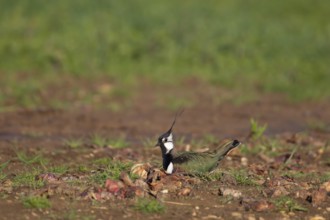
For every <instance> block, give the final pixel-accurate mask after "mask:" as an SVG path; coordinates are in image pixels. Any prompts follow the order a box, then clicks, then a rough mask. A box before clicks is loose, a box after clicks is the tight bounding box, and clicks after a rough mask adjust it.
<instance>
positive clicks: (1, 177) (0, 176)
mask: <svg viewBox="0 0 330 220" xmlns="http://www.w3.org/2000/svg"><path fill="white" fill-rule="evenodd" d="M6 177H7V175H6V174H4V173H3V172H2V171H0V181H2V180H4V179H5V178H6Z"/></svg>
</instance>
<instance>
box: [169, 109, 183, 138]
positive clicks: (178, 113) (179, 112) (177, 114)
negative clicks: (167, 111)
mask: <svg viewBox="0 0 330 220" xmlns="http://www.w3.org/2000/svg"><path fill="white" fill-rule="evenodd" d="M183 112H184V109H183V108H182V109H180V110H179V111H177V112H176V114H175V117H174V120H173V122H172V125H171V127H170V129H169V130H168V132H167V133H171V132H172V129H173V126H174V125H175V122H176V118H177V117H178V116H180V115H181V114H182V113H183Z"/></svg>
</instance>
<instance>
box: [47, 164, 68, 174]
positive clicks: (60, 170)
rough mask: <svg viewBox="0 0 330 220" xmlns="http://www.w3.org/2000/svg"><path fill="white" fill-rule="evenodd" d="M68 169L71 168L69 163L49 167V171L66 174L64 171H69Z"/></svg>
mask: <svg viewBox="0 0 330 220" xmlns="http://www.w3.org/2000/svg"><path fill="white" fill-rule="evenodd" d="M68 170H69V167H68V166H67V165H59V166H54V167H50V168H49V169H48V172H50V173H57V174H64V173H66V172H68Z"/></svg>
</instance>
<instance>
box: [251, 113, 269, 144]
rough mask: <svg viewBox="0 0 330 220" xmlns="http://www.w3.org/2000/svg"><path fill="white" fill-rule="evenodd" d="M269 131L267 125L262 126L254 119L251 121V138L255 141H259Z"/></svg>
mask: <svg viewBox="0 0 330 220" xmlns="http://www.w3.org/2000/svg"><path fill="white" fill-rule="evenodd" d="M266 129H267V124H264V125H260V124H259V123H258V122H257V121H256V120H254V119H253V118H251V119H250V136H251V137H252V138H253V139H255V140H256V139H259V138H261V137H262V136H263V134H264V132H265V131H266Z"/></svg>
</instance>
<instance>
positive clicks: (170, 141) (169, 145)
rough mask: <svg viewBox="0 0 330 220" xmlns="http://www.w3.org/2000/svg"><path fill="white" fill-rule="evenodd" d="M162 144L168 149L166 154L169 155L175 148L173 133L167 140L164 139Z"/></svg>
mask: <svg viewBox="0 0 330 220" xmlns="http://www.w3.org/2000/svg"><path fill="white" fill-rule="evenodd" d="M162 142H163V144H164V146H165V148H166V154H168V153H169V152H170V151H171V150H172V149H173V148H174V144H173V135H172V133H171V134H170V135H169V136H168V137H167V138H165V137H164V138H163V139H162Z"/></svg>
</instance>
